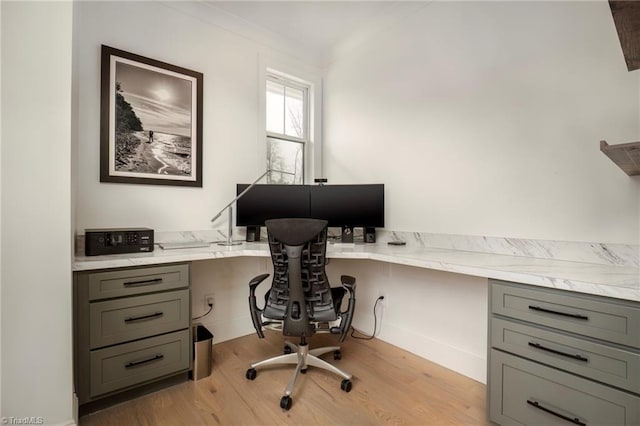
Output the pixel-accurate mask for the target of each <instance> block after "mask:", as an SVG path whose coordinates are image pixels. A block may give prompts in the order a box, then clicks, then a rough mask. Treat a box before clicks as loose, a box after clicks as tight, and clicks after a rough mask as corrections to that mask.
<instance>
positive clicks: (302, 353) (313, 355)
mask: <svg viewBox="0 0 640 426" xmlns="http://www.w3.org/2000/svg"><path fill="white" fill-rule="evenodd" d="M285 345H286V348H288V349H290V350H291V351H292V352H291V353H285V354H284V355H279V356H275V357H272V358H268V359H265V360H263V361H260V362H256V363H253V364H251V368H250V369H249V370H247V374H246V377H247V378H248V379H250V380H253V379H255V377H256V369H257V368H260V367H265V366H272V365H283V364H295V366H296V367H295V370H294V372H293V375H292V376H291V380H289V384H288V385H287V388H286V389H285V391H284V396H283V397H282V400H281V401H280V406H281V407H282V408H283V409H285V410H288V409H289V408H291V394H292V393H293V387H294V385H295V383H296V379H297V378H298V375H299V374H300V373H302V374H304V373H306V371H307V368H308V367H309V366H311V367H317V368H322V369H323V370H327V371H330V372H332V373H334V374H337V375H338V376H340V377H342V378H343V380H342V383H341V385H340V387H341V389H342V390H343V391H345V392H349V391H350V390H351V378H352V377H353V376H352V375H351V374H349V373H347V372H345V371H343V370H341V369H339V368H338V367H336V366H334V365H332V364H329V363H328V362H327V361H325V360H323V359H321V358H320V355H324V354H326V353H329V352H333V353H334V358H335V359H340V356H341V355H340V346H326V347H322V348H316V349H309V345H308V344H307V343H306V342H304V341H303V342H301V343H300V345H294V344H293V343H291V342H288V341H287V342H285Z"/></svg>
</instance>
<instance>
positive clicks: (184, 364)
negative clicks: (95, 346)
mask: <svg viewBox="0 0 640 426" xmlns="http://www.w3.org/2000/svg"><path fill="white" fill-rule="evenodd" d="M189 340H190V339H189V330H183V331H180V332H177V333H171V334H165V335H162V336H157V337H150V338H148V339H144V340H139V341H137V342H132V343H127V344H124V345H118V346H114V347H111V348H106V349H100V350H96V351H92V352H91V367H90V368H91V373H90V374H91V390H90V392H91V396H92V397H94V396H97V395H102V394H105V393H108V392H112V391H115V390H119V389H123V388H126V387H129V386H133V385H137V384H140V383H143V382H146V381H149V380H152V379H156V378H160V377H163V376H167V375H170V374H172V373H178V372H181V371H185V370H187V369H188V368H189V365H190V358H191V357H190V341H189Z"/></svg>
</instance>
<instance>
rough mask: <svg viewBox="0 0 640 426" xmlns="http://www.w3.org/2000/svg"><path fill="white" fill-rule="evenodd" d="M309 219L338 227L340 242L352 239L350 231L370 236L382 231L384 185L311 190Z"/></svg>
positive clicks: (337, 186)
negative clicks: (341, 239) (341, 230)
mask: <svg viewBox="0 0 640 426" xmlns="http://www.w3.org/2000/svg"><path fill="white" fill-rule="evenodd" d="M310 215H311V217H312V218H316V219H325V220H327V221H329V226H336V227H337V226H339V227H341V228H342V229H343V235H342V236H343V241H348V240H349V234H351V236H352V235H353V234H352V232H353V228H354V227H363V228H365V232H366V230H367V228H369V229H370V231H369V232H373V231H371V229H372V228H382V227H384V184H373V185H319V186H312V187H311V209H310ZM345 233H346V234H345ZM373 238H374V239H375V234H374V237H373ZM351 239H352V237H351ZM365 241H366V238H365Z"/></svg>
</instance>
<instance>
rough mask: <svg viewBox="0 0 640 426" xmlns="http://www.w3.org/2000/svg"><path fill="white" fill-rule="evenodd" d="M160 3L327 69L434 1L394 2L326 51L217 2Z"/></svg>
mask: <svg viewBox="0 0 640 426" xmlns="http://www.w3.org/2000/svg"><path fill="white" fill-rule="evenodd" d="M157 1H158V2H159V3H161V4H163V5H165V6H167V7H169V8H171V9H173V10H176V11H178V12H181V13H184V14H186V15H188V16H191V17H193V18H195V19H198V20H200V21H202V22H205V23H207V24H210V25H214V26H216V27H219V28H221V29H223V30H226V31H228V32H230V33H233V34H236V35H238V36H240V37H242V38H245V39H248V40H251V41H253V42H255V43H257V44H259V45H262V46H265V47H268V48H271V49H273V50H275V51H277V52H279V53H283V54H286V55H289V56H292V57H294V58H296V59H298V60H300V61H301V62H305V63H307V64H309V65H312V66H314V67H317V68H319V69H324V68H327V67H328V66H329V65H330V64H331V63H333V62H335V61H337V60H339V59H340V58H341V57H344V56H346V55H348V54H349V53H350V52H351V51H353V50H354V49H356V48H357V47H358V46H360V45H361V44H363V43H364V42H366V41H367V40H369V39H371V38H372V37H374V36H376V35H377V34H379V33H381V32H383V31H385V30H388V29H390V28H391V27H393V26H394V25H396V24H398V23H399V22H400V21H402V20H403V19H404V18H406V17H407V16H411V15H412V14H414V13H415V12H417V11H418V10H420V9H422V8H424V7H426V6H427V5H429V4H430V3H432V2H433V1H434V0H425V1H390V2H388V5H387V6H386V7H385V8H383V9H381V10H380V12H379V13H377V14H375V15H374V16H373V17H372V18H371V19H370V20H369V21H368V22H366V23H365V24H364V25H361V26H358V27H357V28H354V31H353V32H352V33H351V34H349V35H348V36H347V37H345V38H344V39H342V40H341V41H339V42H338V43H336V44H334V45H333V46H331V48H329V49H324V50H320V49H317V48H314V47H311V46H309V45H307V44H305V43H304V42H302V41H300V40H294V39H291V38H287V37H283V36H281V35H279V34H277V33H275V32H273V31H270V30H268V29H266V28H264V27H262V26H260V25H258V24H256V23H253V22H251V21H249V20H246V19H243V18H241V17H238V16H236V15H234V14H232V13H230V12H227V11H226V10H224V9H222V8H219V7H216V6H215V2H207V1H205V0H195V1H175V0H157Z"/></svg>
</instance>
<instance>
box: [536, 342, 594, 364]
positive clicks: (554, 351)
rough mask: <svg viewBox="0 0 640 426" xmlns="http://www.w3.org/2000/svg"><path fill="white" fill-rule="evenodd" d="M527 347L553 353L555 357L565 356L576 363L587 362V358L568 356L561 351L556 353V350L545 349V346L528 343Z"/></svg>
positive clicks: (576, 355)
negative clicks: (576, 361) (575, 360)
mask: <svg viewBox="0 0 640 426" xmlns="http://www.w3.org/2000/svg"><path fill="white" fill-rule="evenodd" d="M529 346H533V347H534V348H536V349H540V350H543V351H547V352H551V353H554V354H556V355H562V356H566V357H568V358H573V359H577V360H578V361H583V362H589V358H586V357H583V356H582V355H578V354H575V355H574V354H568V353H566V352H562V351H558V350H555V349H551V348H547V347H546V346H542V345H541V344H540V343H534V342H529Z"/></svg>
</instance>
